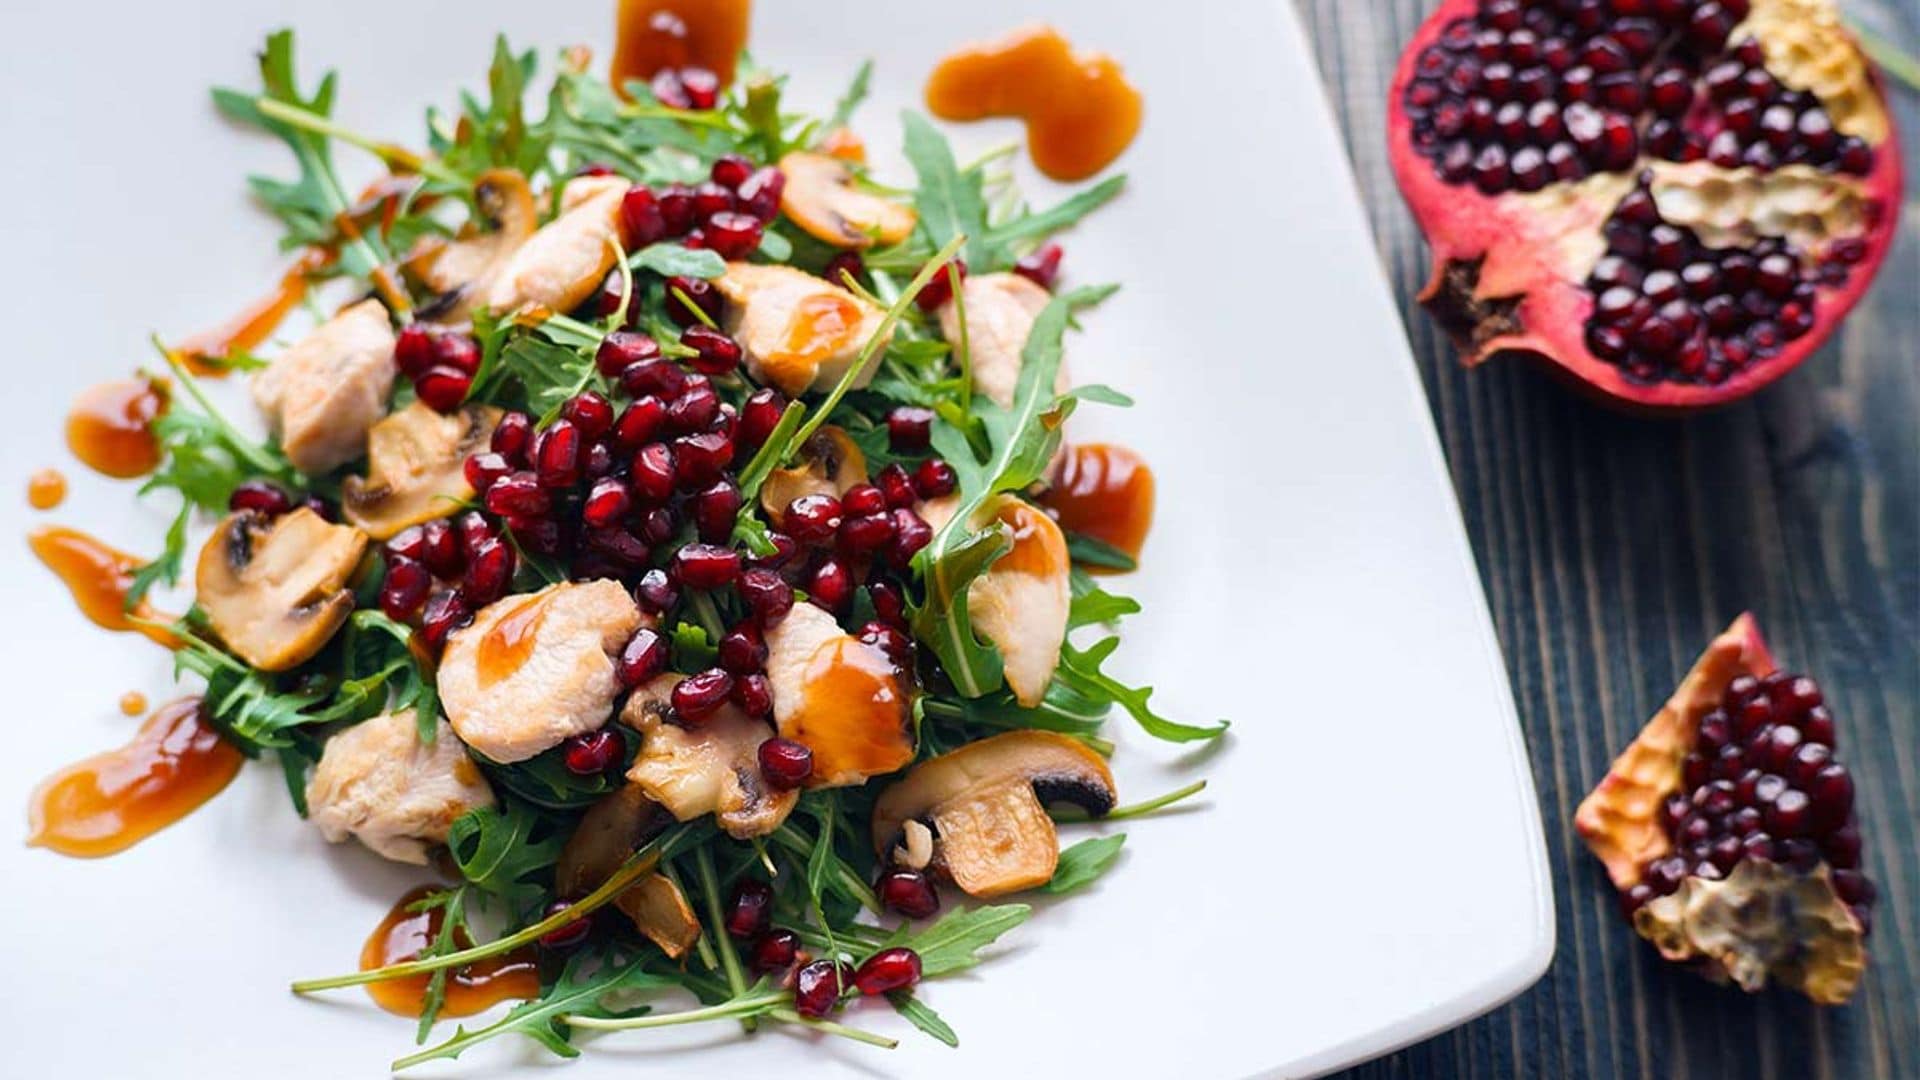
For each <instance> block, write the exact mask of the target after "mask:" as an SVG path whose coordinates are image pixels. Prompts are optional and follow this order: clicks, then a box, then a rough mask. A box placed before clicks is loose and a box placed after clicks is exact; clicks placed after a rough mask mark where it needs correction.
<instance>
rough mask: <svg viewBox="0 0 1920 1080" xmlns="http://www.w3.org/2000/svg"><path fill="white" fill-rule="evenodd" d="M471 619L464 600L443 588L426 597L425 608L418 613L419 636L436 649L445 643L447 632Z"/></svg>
mask: <svg viewBox="0 0 1920 1080" xmlns="http://www.w3.org/2000/svg"><path fill="white" fill-rule="evenodd" d="M472 621H473V612H471V611H469V610H468V609H467V605H466V601H464V600H462V599H460V595H459V594H458V593H456V592H454V591H453V590H452V589H443V590H441V591H440V592H437V593H434V594H433V595H432V596H430V597H428V598H427V607H426V610H425V611H423V612H421V613H420V636H421V637H422V638H423V639H425V641H426V643H427V645H428V646H429V647H431V648H435V649H438V648H440V647H441V646H443V645H445V644H446V643H447V635H448V634H451V633H453V632H454V631H455V630H458V629H460V628H461V627H462V626H465V625H467V624H468V623H469V622H472Z"/></svg>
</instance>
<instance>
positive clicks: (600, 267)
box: [487, 176, 627, 312]
mask: <svg viewBox="0 0 1920 1080" xmlns="http://www.w3.org/2000/svg"><path fill="white" fill-rule="evenodd" d="M626 192H627V182H626V181H625V180H622V179H620V178H619V177H617V176H581V177H575V178H574V179H572V180H569V181H568V182H567V186H566V187H565V188H564V189H562V190H561V192H560V216H559V217H557V218H554V219H553V220H552V221H549V222H547V223H546V224H545V225H542V226H541V227H540V228H539V230H537V231H536V232H535V233H534V234H533V235H532V236H530V237H528V238H527V240H526V242H525V243H523V244H521V245H520V246H519V248H518V249H516V250H515V251H514V253H513V254H512V255H511V256H509V257H508V258H507V259H506V261H505V262H504V263H503V264H502V265H501V266H500V268H499V269H498V271H496V272H495V273H494V275H493V277H492V280H491V282H490V284H489V285H488V287H487V307H488V308H490V309H492V310H494V311H513V310H515V309H517V308H522V307H526V306H528V305H537V306H539V307H543V308H546V309H547V310H548V311H558V312H567V311H572V310H573V309H574V308H576V307H579V306H580V303H581V301H583V300H585V299H586V298H587V297H588V295H589V294H591V293H592V292H593V290H594V289H595V288H596V287H598V286H599V284H600V282H601V281H602V280H603V279H604V278H605V277H606V276H607V271H609V270H611V269H613V262H614V258H615V252H614V246H613V241H615V240H618V239H619V238H620V200H621V199H622V198H623V197H624V196H625V195H626Z"/></svg>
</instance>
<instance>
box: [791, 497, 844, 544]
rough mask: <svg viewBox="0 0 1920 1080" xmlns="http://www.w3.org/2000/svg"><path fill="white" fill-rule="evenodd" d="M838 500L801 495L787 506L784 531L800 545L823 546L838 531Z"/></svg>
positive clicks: (839, 513) (839, 512)
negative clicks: (791, 535)
mask: <svg viewBox="0 0 1920 1080" xmlns="http://www.w3.org/2000/svg"><path fill="white" fill-rule="evenodd" d="M840 515H841V511H840V500H839V499H836V498H834V497H833V496H831V495H824V494H819V495H802V496H800V497H799V498H797V499H795V500H793V501H792V502H790V503H788V504H787V513H786V517H785V519H784V526H785V528H786V531H787V532H789V533H791V534H793V538H794V539H796V540H799V541H800V542H801V543H808V544H824V543H826V542H827V541H829V540H831V539H833V537H834V534H835V533H837V532H839V530H840Z"/></svg>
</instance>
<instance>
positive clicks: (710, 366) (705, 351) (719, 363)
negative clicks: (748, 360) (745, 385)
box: [680, 325, 740, 375]
mask: <svg viewBox="0 0 1920 1080" xmlns="http://www.w3.org/2000/svg"><path fill="white" fill-rule="evenodd" d="M680 344H682V345H685V346H686V347H687V348H689V349H692V350H693V351H694V352H696V353H698V354H699V355H697V356H695V357H694V358H693V359H692V361H691V363H692V364H693V368H694V370H695V371H698V372H700V373H702V374H704V375H727V374H731V373H732V372H733V370H734V369H735V368H737V367H739V366H740V343H739V342H737V341H735V340H733V339H732V338H730V337H728V336H727V335H725V334H723V333H721V332H720V331H718V330H715V329H713V328H711V327H708V326H698V325H696V326H689V327H687V328H686V329H685V330H683V331H681V333H680Z"/></svg>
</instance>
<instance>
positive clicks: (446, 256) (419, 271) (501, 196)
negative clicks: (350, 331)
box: [406, 169, 540, 322]
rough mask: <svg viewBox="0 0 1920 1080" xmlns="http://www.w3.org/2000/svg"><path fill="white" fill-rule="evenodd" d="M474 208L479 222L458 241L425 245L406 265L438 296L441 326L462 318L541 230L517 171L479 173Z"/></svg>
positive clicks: (471, 224) (530, 191)
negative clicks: (517, 252) (538, 230)
mask: <svg viewBox="0 0 1920 1080" xmlns="http://www.w3.org/2000/svg"><path fill="white" fill-rule="evenodd" d="M473 205H474V209H475V210H476V211H477V214H476V216H477V218H478V221H477V222H469V223H468V226H467V228H466V229H464V230H462V232H461V235H460V237H459V239H457V240H453V241H438V240H436V241H428V242H425V243H423V244H422V245H421V246H420V247H419V248H418V249H416V251H415V252H414V253H413V254H412V255H411V256H409V257H408V259H407V262H406V270H407V272H408V273H409V274H411V275H413V276H414V277H415V278H417V279H418V280H419V281H420V283H421V284H423V285H425V286H426V287H427V288H429V289H431V290H432V291H434V292H435V293H437V294H439V295H440V298H441V299H440V301H439V302H437V303H436V304H434V305H433V309H434V315H435V317H436V318H437V319H439V320H440V321H442V322H457V321H459V320H461V319H464V318H465V317H466V316H467V314H468V313H469V312H470V311H471V309H472V308H473V306H474V303H475V302H476V300H477V298H479V297H481V296H485V295H486V293H487V290H488V288H489V287H490V286H491V284H492V281H493V278H494V276H495V275H496V274H497V273H498V272H499V271H500V269H501V268H502V267H504V266H505V265H506V264H507V260H509V259H510V258H512V257H513V253H514V252H516V251H518V250H520V245H522V244H524V243H526V242H527V238H528V237H530V236H532V235H533V233H534V230H536V229H538V228H539V227H540V210H539V208H538V207H537V206H536V205H535V204H534V201H533V189H532V188H531V187H529V186H527V178H526V177H524V176H522V175H520V173H519V171H518V170H515V169H488V170H487V171H486V172H483V173H481V174H480V179H479V180H478V181H477V182H475V184H474V185H473ZM481 224H484V225H485V226H486V227H485V228H481V227H479V226H480V225H481Z"/></svg>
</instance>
